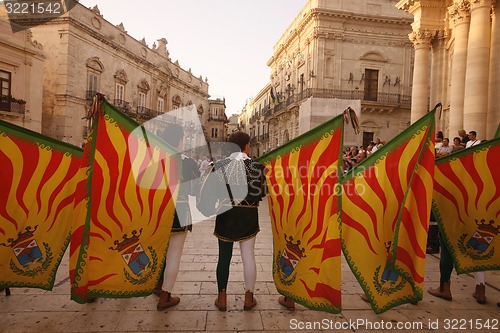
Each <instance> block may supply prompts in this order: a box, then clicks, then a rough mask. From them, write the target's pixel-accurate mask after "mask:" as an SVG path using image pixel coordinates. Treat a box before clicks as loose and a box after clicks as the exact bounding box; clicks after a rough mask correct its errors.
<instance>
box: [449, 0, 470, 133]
mask: <svg viewBox="0 0 500 333" xmlns="http://www.w3.org/2000/svg"><path fill="white" fill-rule="evenodd" d="M448 12H449V14H450V17H451V19H452V20H453V23H454V25H455V28H454V30H455V32H454V35H455V46H454V48H453V60H452V65H451V87H450V127H449V136H450V137H455V136H457V135H458V131H459V130H461V129H463V128H464V94H465V73H466V68H467V44H468V42H469V26H470V4H469V1H468V0H467V1H464V0H460V1H457V2H455V3H454V4H453V5H452V6H450V7H449V8H448Z"/></svg>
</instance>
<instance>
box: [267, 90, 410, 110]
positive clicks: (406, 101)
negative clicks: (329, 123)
mask: <svg viewBox="0 0 500 333" xmlns="http://www.w3.org/2000/svg"><path fill="white" fill-rule="evenodd" d="M309 97H317V98H338V99H359V100H361V101H362V102H363V103H379V104H399V105H403V106H408V107H409V106H411V95H401V94H395V93H378V94H376V95H375V96H373V95H369V94H365V92H364V91H363V90H336V89H306V90H304V91H302V92H300V93H297V94H294V95H290V96H289V97H287V98H282V99H281V101H280V102H279V103H277V104H275V105H274V108H273V107H271V108H270V109H267V110H265V112H264V116H265V117H270V116H272V115H273V114H274V113H277V112H280V111H281V110H283V109H285V108H287V107H289V106H290V105H293V104H295V103H299V102H302V101H304V100H305V99H307V98H309Z"/></svg>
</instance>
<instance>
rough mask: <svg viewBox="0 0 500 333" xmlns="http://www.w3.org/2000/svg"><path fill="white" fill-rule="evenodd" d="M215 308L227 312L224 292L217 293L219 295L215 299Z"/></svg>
mask: <svg viewBox="0 0 500 333" xmlns="http://www.w3.org/2000/svg"><path fill="white" fill-rule="evenodd" d="M215 306H216V307H217V309H219V311H226V310H227V295H226V291H225V290H222V291H219V295H218V296H217V298H216V299H215Z"/></svg>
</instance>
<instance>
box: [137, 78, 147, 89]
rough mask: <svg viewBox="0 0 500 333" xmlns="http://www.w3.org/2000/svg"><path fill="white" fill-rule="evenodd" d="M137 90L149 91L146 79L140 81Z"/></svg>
mask: <svg viewBox="0 0 500 333" xmlns="http://www.w3.org/2000/svg"><path fill="white" fill-rule="evenodd" d="M137 88H139V90H143V91H149V89H150V88H149V83H148V81H146V79H142V80H141V81H139V84H138V85H137Z"/></svg>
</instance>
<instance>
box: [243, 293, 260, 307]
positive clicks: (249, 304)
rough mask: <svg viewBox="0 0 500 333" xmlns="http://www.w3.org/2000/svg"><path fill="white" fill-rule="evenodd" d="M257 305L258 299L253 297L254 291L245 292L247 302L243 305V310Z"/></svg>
mask: <svg viewBox="0 0 500 333" xmlns="http://www.w3.org/2000/svg"><path fill="white" fill-rule="evenodd" d="M256 305H257V300H256V299H255V297H253V292H251V291H249V290H247V291H246V292H245V304H244V305H243V310H245V311H248V310H250V309H251V308H253V307H254V306H256Z"/></svg>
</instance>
